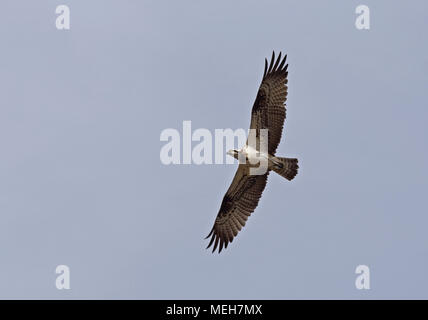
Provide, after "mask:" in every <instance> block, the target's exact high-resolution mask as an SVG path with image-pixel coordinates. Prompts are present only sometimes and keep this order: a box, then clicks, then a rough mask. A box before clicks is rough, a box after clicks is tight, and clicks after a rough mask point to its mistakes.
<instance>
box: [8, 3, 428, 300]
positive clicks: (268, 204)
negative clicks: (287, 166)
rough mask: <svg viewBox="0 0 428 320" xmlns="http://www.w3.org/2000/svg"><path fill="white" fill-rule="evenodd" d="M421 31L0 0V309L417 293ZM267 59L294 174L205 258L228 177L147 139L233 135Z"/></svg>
mask: <svg viewBox="0 0 428 320" xmlns="http://www.w3.org/2000/svg"><path fill="white" fill-rule="evenodd" d="M60 4H67V5H69V6H70V10H71V30H70V31H58V30H56V28H55V18H56V15H55V7H56V6H57V5H60ZM359 4H366V5H368V6H369V8H370V9H371V29H370V30H369V31H359V30H357V29H356V28H355V25H354V22H355V18H356V14H355V8H356V6H357V5H359ZM427 27H428V4H427V2H426V1H422V0H421V1H416V0H415V1H408V2H407V3H404V2H400V1H386V0H383V1H381V0H377V1H373V0H368V1H365V2H360V1H341V0H336V1H330V0H329V1H327V0H325V1H285V0H284V1H279V0H278V1H223V0H222V1H215V2H213V1H210V2H209V1H136V0H134V1H131V0H128V1H118V0H115V1H107V0H104V1H101V0H93V1H83V0H73V1H66V0H64V1H53V0H44V1H29V0H27V1H21V0H13V1H12V0H8V1H6V0H4V1H2V2H1V4H0V39H1V41H2V46H1V51H0V57H1V59H0V70H1V72H0V87H1V88H2V90H1V92H2V93H1V94H0V150H1V157H0V253H1V255H0V256H1V263H0V297H1V298H55V299H63V298H64V299H66V298H83V299H85V298H100V299H103V298H120V299H124V298H130V299H140V298H142V299H154V298H156V299H158V298H159V299H162V298H164V299H165V298H170V299H171V298H172V299H204V298H216V299H229V298H241V299H246V298H251V299H288V298H310V299H313V298H326V299H330V298H340V299H347V298H350V299H372V298H425V299H426V298H428V289H427V288H428V275H427V270H428V234H427V232H426V229H427V225H428V210H427V202H426V192H427V187H428V168H427V162H428V151H427V148H426V145H427V143H426V137H427V129H426V125H427V120H428V105H427V102H426V101H427V98H428V93H427V89H428V88H427V80H428V76H427V71H428V47H427V41H426V31H427ZM273 49H274V50H276V51H280V50H282V51H283V52H285V53H287V54H288V62H289V96H288V102H287V105H288V107H287V108H288V111H287V120H286V129H285V135H284V136H283V140H282V142H281V144H280V146H279V148H278V153H279V154H281V155H287V156H292V157H298V158H299V160H300V166H301V170H300V172H299V174H298V176H297V177H296V179H295V180H293V181H292V182H288V181H285V180H284V179H283V178H281V177H279V176H277V175H273V174H272V175H271V176H270V178H269V182H268V184H267V188H266V190H265V192H264V194H263V197H262V199H261V201H260V203H259V206H258V208H257V209H256V211H255V213H254V214H253V215H252V216H251V217H250V219H249V221H248V223H247V226H246V227H245V229H244V230H243V232H242V233H240V234H239V236H238V238H237V239H236V240H235V241H234V242H233V243H232V245H231V246H230V247H228V249H227V250H226V251H224V252H222V254H220V255H218V254H215V255H213V254H211V253H210V251H207V250H205V246H206V245H207V242H206V241H204V240H203V238H204V237H205V236H206V235H207V234H208V232H209V231H210V229H211V226H212V223H213V221H214V218H215V216H216V214H217V211H218V209H219V206H220V203H221V199H222V197H223V195H224V192H225V191H226V189H227V187H228V186H229V184H230V182H231V180H232V177H233V174H234V171H235V169H236V166H233V165H201V166H196V165H179V166H164V165H162V164H161V162H160V159H159V152H160V148H161V147H162V145H163V144H164V143H163V142H160V140H159V135H160V132H161V131H162V130H163V129H165V128H176V129H179V130H181V126H182V121H183V120H191V121H192V126H193V128H208V129H210V130H214V129H215V128H234V129H236V128H247V126H248V125H249V122H250V110H251V106H252V103H253V101H254V98H255V95H256V91H257V88H258V85H259V82H260V79H261V76H262V72H263V66H264V65H263V63H264V58H265V57H268V56H270V55H271V52H272V50H273ZM59 264H65V265H68V266H69V267H70V269H71V290H68V291H64V290H63V291H59V290H57V289H56V288H55V278H56V275H55V268H56V266H57V265H59ZM360 264H366V265H368V266H369V267H370V271H371V287H372V288H371V290H369V291H359V290H357V289H356V288H355V285H354V282H355V278H356V275H355V273H354V271H355V268H356V266H357V265H360Z"/></svg>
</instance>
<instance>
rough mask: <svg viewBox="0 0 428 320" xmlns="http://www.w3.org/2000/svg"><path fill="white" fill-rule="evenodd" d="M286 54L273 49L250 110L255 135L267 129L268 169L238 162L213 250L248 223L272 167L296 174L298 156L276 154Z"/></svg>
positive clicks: (217, 223)
mask: <svg viewBox="0 0 428 320" xmlns="http://www.w3.org/2000/svg"><path fill="white" fill-rule="evenodd" d="M286 58H287V56H285V57H284V58H283V59H281V53H280V54H279V56H278V58H277V59H275V52H273V53H272V58H271V61H270V63H269V64H268V61H267V60H266V59H265V70H264V73H263V79H262V83H261V85H260V88H259V90H258V92H257V97H256V100H255V102H254V105H253V108H252V111H251V124H250V129H256V137H259V136H260V129H268V153H269V170H268V171H267V172H266V173H265V174H263V175H250V172H249V169H250V166H249V165H248V164H240V165H239V167H238V170H237V171H236V174H235V177H234V178H233V181H232V184H231V185H230V187H229V189H228V190H227V192H226V194H225V195H224V198H223V201H222V204H221V206H220V210H219V212H218V214H217V217H216V220H215V223H214V226H213V228H212V229H211V232H210V233H209V235H208V236H207V238H209V237H211V239H210V242H209V244H208V247H207V248H209V247H210V246H211V245H213V250H212V251H213V252H214V251H215V250H216V249H217V248H218V252H219V253H220V252H221V251H222V249H223V248H227V246H228V244H229V243H230V242H232V241H233V239H234V238H235V237H236V236H237V234H238V232H239V231H240V230H241V229H242V227H244V226H245V223H246V221H247V219H248V217H249V216H250V215H251V213H252V212H253V211H254V209H255V208H256V207H257V205H258V203H259V200H260V197H261V196H262V193H263V190H264V189H265V187H266V182H267V177H268V175H269V172H270V170H274V171H275V172H277V173H278V174H280V175H281V176H283V177H285V178H286V179H288V180H291V179H293V178H294V176H295V175H296V174H297V169H298V165H297V159H289V158H280V157H275V152H276V149H277V147H278V144H279V142H280V140H281V135H282V129H283V125H284V120H285V115H286V109H285V101H286V99H287V75H288V71H287V67H288V64H287V65H285V61H286ZM247 144H248V141H247ZM235 158H236V155H235ZM271 160H272V161H271Z"/></svg>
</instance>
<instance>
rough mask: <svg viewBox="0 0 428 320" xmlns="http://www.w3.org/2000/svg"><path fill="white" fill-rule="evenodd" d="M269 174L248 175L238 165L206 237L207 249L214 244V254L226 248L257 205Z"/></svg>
mask: <svg viewBox="0 0 428 320" xmlns="http://www.w3.org/2000/svg"><path fill="white" fill-rule="evenodd" d="M268 174H269V172H267V173H265V174H264V175H249V168H248V166H245V165H244V164H240V165H239V167H238V170H237V171H236V174H235V177H234V178H233V181H232V184H231V185H230V187H229V189H228V190H227V192H226V194H225V195H224V198H223V202H222V203H221V207H220V210H219V212H218V214H217V218H216V219H215V223H214V226H213V228H212V230H211V232H210V234H209V235H208V236H207V238H209V237H211V240H210V243H209V244H208V247H207V249H208V248H209V247H210V246H211V245H212V244H214V247H213V251H212V252H214V251H215V250H216V249H217V247H218V252H219V253H220V252H221V250H222V249H223V247H224V248H227V245H228V244H229V242H232V241H233V238H234V237H236V235H237V234H238V232H239V231H240V230H241V229H242V227H243V226H245V223H246V221H247V219H248V217H249V216H250V215H251V213H252V212H253V211H254V209H255V208H256V207H257V204H258V203H259V199H260V197H261V196H262V193H263V190H264V189H265V186H266V181H267V177H268Z"/></svg>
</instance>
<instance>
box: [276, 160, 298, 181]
mask: <svg viewBox="0 0 428 320" xmlns="http://www.w3.org/2000/svg"><path fill="white" fill-rule="evenodd" d="M275 158H276V159H275V160H278V162H277V163H275V165H274V166H273V168H272V170H273V171H275V172H276V173H278V174H279V175H280V176H282V177H284V178H285V179H287V180H293V178H294V177H295V176H296V174H297V170H298V169H299V165H298V164H297V162H298V160H297V159H291V158H281V157H275ZM275 162H276V161H275Z"/></svg>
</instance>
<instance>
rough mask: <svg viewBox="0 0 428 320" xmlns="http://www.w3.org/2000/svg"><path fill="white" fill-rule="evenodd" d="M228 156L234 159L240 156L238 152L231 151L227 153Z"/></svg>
mask: <svg viewBox="0 0 428 320" xmlns="http://www.w3.org/2000/svg"><path fill="white" fill-rule="evenodd" d="M227 154H228V155H229V156H232V157H234V158H235V159H238V154H239V152H238V150H235V149H230V150H229V151H228V152H227Z"/></svg>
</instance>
